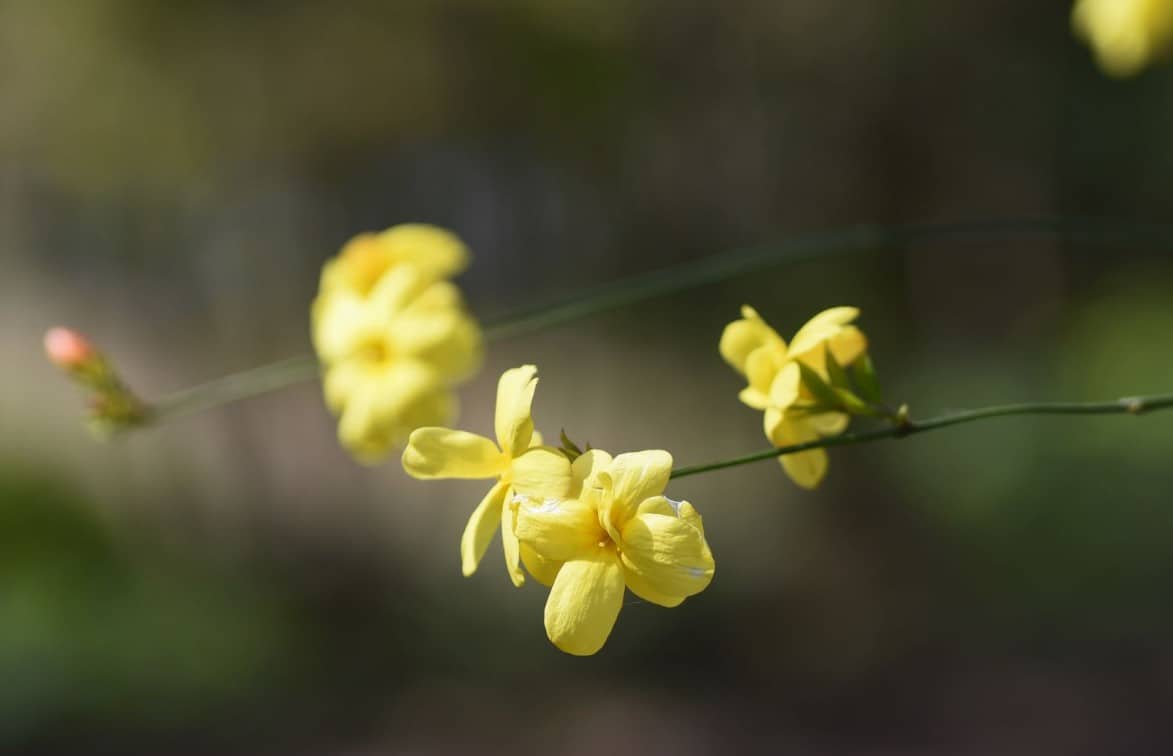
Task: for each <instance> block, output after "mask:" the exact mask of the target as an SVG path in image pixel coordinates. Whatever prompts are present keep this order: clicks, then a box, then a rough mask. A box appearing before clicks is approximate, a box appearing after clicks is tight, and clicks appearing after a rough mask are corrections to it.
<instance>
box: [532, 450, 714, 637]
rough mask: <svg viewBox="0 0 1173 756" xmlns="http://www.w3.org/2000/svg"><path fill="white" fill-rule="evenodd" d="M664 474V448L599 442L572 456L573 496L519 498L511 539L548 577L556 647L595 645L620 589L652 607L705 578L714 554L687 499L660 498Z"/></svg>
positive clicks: (673, 601)
mask: <svg viewBox="0 0 1173 756" xmlns="http://www.w3.org/2000/svg"><path fill="white" fill-rule="evenodd" d="M671 472H672V456H671V455H670V454H669V453H668V452H666V451H643V452H636V453H633V454H620V455H619V456H617V457H615V458H614V459H612V458H611V456H610V455H609V454H607V453H606V452H603V451H599V450H593V451H588V452H586V453H584V454H583V455H582V456H580V457H579V458H578V459H576V460H575V462H574V479H575V485H576V487H581V491H580V492H579V494H578V497H577V498H570V499H561V500H559V499H556V498H547V499H541V498H536V497H522V503H521V506H520V507H519V508H518V513H517V525H516V528H517V538H518V540H520V541H521V545H522V547H523V549H526V550H527V551H526V552H525V553H527V554H530V555H532V556H533V557H534V558H535V559H536V560H537V561H536V562H535V563H533V564H531V561H530V559H529V558H528V557H527V558H526V567H527V569H529V570H530V571H531V574H533V575H534V577H535V578H537V579H538V580H540V581H542V582H549V583H550V585H551V587H550V596H549V598H548V599H547V601H546V611H545V625H546V635H547V636H549V638H550V640H551V642H553V643H554V645H555V646H557V647H558V648H560V649H562V650H563V651H565V652H567V653H570V654H575V655H577V656H589V655H590V654H593V653H595V652H597V651H598V650H599V649H601V648H602V647H603V644H604V643H605V642H606V640H607V637H608V636H609V635H610V634H611V629H612V628H613V627H614V626H615V620H616V619H617V618H618V616H619V610H620V609H621V608H622V606H623V594H624V590H625V589H626V590H630V591H631V592H632V593H634V594H635V595H636V596H639V597H640V598H642V599H644V600H645V601H649V602H651V603H653V604H658V605H660V606H666V607H673V606H678V605H680V603H681V602H683V601H684V599H685V598H687V597H689V596H692V595H695V594H697V593H700V592H701V591H703V590H704V589H705V588H707V587H708V585H709V583H710V582H711V581H712V579H713V571H714V569H715V565H714V562H713V554H712V552H711V551H710V550H709V545H708V543H707V542H706V541H705V531H704V526H703V524H702V523H701V517H700V515H699V514H697V512H696V510H695V509H693V507H692V505H691V504H689V503H688V502H685V501H674V500H672V499H669V498H667V497H665V496H663V492H664V488H665V486H667V484H668V478H669V477H670V475H671Z"/></svg>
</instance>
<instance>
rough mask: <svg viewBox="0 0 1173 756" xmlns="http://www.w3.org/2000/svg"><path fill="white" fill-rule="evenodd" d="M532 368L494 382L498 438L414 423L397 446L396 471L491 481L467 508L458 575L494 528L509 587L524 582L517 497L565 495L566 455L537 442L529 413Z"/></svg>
mask: <svg viewBox="0 0 1173 756" xmlns="http://www.w3.org/2000/svg"><path fill="white" fill-rule="evenodd" d="M537 373H538V371H537V368H535V367H534V366H533V365H524V366H522V367H519V368H513V369H511V370H506V371H505V373H504V374H502V376H501V380H500V381H499V382H498V384H497V413H496V419H495V423H494V425H495V430H496V435H497V443H493V441H491V440H490V439H487V438H485V437H484V436H478V435H476V434H475V433H468V432H466V431H459V430H450V429H448V428H419V429H417V430H415V431H414V432H413V433H412V434H411V438H410V440H409V441H408V444H407V448H406V449H405V450H404V451H403V469H404V470H406V471H407V473H408V475H411V476H412V477H415V478H420V479H422V480H430V479H435V478H496V479H497V482H496V483H495V484H494V485H493V487H492V488H491V489H489V492H488V493H487V494H486V495H485V498H484V499H482V500H481V503H480V504H479V505H478V506H477V508H476V510H475V511H474V512H473V513H472V517H470V518H469V520H468V525H467V526H466V527H465V529H464V535H463V536H462V537H461V539H460V557H461V562H462V569H463V571H464V574H465V576H468V575H472V574H473V573H474V572H476V569H477V565H478V564H479V563H480V561H481V558H482V557H483V556H484V554H485V550H486V549H487V548H488V547H489V541H491V540H492V539H493V532H494V531H495V530H497V529H498V528H500V530H501V542H502V545H503V546H504V550H505V566H506V568H507V569H508V570H509V577H510V579H512V580H513V584H514V585H517V586H520V585H521V584H522V583H524V582H525V574H524V573H523V572H522V570H521V565H520V561H521V552H520V548H519V544H518V541H517V537H516V535H514V529H515V518H516V513H517V509H518V507H517V506H516V504H517V501H518V500H519V499H520V498H521V497H529V498H533V499H535V500H537V501H547V500H549V501H559V500H561V499H563V498H565V497H566V496H567V495H569V494H570V492H571V490H572V478H571V467H570V460H569V459H568V458H567V457H566V455H564V454H563V453H562V452H560V451H558V450H557V449H553V448H550V447H547V446H540V445H539V444H540V443H541V437H540V436H539V435H538V434H537V433H536V432H535V431H534V422H533V418H532V416H531V414H530V407H531V405H532V404H533V398H534V389H535V388H537V385H538V377H537Z"/></svg>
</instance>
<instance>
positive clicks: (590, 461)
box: [569, 449, 612, 499]
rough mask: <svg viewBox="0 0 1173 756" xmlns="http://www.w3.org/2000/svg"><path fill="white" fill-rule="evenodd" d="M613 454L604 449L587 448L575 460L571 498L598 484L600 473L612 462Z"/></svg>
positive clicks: (571, 467)
mask: <svg viewBox="0 0 1173 756" xmlns="http://www.w3.org/2000/svg"><path fill="white" fill-rule="evenodd" d="M611 459H612V458H611V455H610V454H608V453H607V452H605V451H603V450H602V449H587V450H586V451H584V452H583V453H582V454H580V455H578V457H577V458H576V459H575V460H574V463H573V464H572V465H571V466H570V471H571V476H572V477H573V482H572V484H571V488H570V494H569V497H570V498H572V499H573V498H578V496H579V495H580V494H581V493H582V492H583V490H584V489H587V488H595V487H596V486H597V485H598V478H599V473H601V472H603V471H604V470H606V469H607V467H608V466H609V465H610V464H611Z"/></svg>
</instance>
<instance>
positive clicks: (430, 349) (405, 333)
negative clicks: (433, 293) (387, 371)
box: [388, 309, 483, 385]
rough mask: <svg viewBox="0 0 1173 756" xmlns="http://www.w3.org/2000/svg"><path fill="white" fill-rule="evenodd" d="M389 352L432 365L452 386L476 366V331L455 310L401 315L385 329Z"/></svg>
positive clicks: (479, 351)
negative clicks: (387, 336) (387, 331)
mask: <svg viewBox="0 0 1173 756" xmlns="http://www.w3.org/2000/svg"><path fill="white" fill-rule="evenodd" d="M388 335H389V342H390V345H391V346H390V349H391V350H392V351H393V352H394V353H395V354H396V355H406V356H410V357H412V358H413V359H417V360H421V361H423V362H427V363H428V364H430V365H432V366H433V367H434V368H435V369H436V372H437V373H438V374H440V375H442V376H443V378H444V381H445V383H447V384H448V385H452V384H455V383H458V382H460V381H463V380H464V379H466V378H468V377H469V376H470V375H472V374H473V373H475V372H476V371H477V369H478V368H479V367H480V363H481V359H482V357H483V351H482V338H481V332H480V328H479V327H478V326H477V324H476V322H475V321H474V320H472V319H471V318H469V317H468V316H467V315H466V314H465V313H464V312H462V311H460V310H457V309H450V310H436V311H424V312H419V313H404V314H403V315H401V316H399V317H397V318H395V319H394V322H393V323H392V326H391V328H390V330H389V334H388Z"/></svg>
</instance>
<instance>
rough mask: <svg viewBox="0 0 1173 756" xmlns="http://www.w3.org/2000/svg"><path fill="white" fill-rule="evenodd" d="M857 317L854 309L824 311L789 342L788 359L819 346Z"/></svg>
mask: <svg viewBox="0 0 1173 756" xmlns="http://www.w3.org/2000/svg"><path fill="white" fill-rule="evenodd" d="M857 317H859V310H858V309H857V308H855V307H832V308H831V309H829V310H824V311H822V312H820V313H819V314H818V315H815V316H814V317H813V318H811V319H810V320H808V321H807V322H806V325H804V326H803V327H802V328H800V329H798V333H796V334H794V338H793V339H792V340H791V341H790V357H791V358H792V359H796V358H798V357H799V356H801V355H803V354H806V353H807V352H809V351H811V350H812V349H815V348H816V347H818V346H820V345H821V344H822V343H823V342H825V341H827V340H828V339H830V338H832V337H834V336H835V335H836V334H838V333H839V332H840V331H841V330H842V329H843V327H844V326H845V325H847V324H848V323H850V322H851V321H853V320H855V319H856V318H857Z"/></svg>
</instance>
